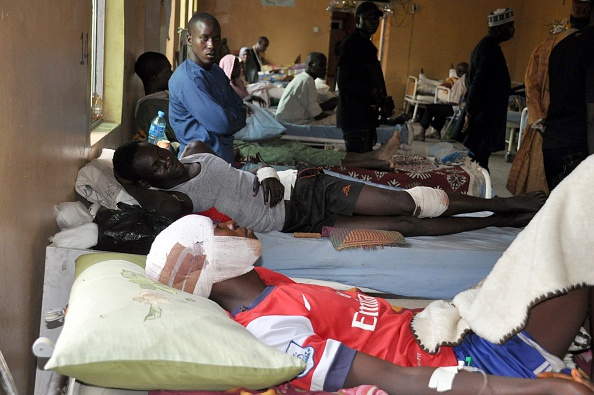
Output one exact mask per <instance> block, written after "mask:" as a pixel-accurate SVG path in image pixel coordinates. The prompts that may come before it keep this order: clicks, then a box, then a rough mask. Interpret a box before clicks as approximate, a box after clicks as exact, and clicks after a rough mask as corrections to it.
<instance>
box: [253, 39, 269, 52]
mask: <svg viewBox="0 0 594 395" xmlns="http://www.w3.org/2000/svg"><path fill="white" fill-rule="evenodd" d="M269 45H270V41H269V40H268V38H267V37H264V36H260V37H258V42H257V43H256V48H255V49H256V51H257V52H258V53H262V52H266V50H267V49H268V46H269Z"/></svg>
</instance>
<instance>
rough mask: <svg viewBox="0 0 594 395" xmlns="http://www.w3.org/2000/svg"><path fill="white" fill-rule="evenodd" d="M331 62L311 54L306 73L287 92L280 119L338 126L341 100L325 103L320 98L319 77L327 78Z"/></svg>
mask: <svg viewBox="0 0 594 395" xmlns="http://www.w3.org/2000/svg"><path fill="white" fill-rule="evenodd" d="M327 65H328V61H327V59H326V55H324V54H322V53H320V52H310V53H309V54H308V55H307V58H306V60H305V70H304V71H303V72H301V73H300V74H297V76H295V78H293V80H291V82H289V85H287V87H286V88H285V90H284V91H283V94H282V96H281V99H280V101H279V103H278V107H277V110H276V114H275V117H276V120H277V121H279V122H286V123H294V124H298V125H306V124H307V125H336V113H335V112H332V110H334V109H335V108H336V104H337V100H338V99H337V98H336V97H332V98H330V99H328V100H326V101H324V102H322V103H320V101H319V99H318V90H317V89H316V83H315V80H316V78H324V77H325V76H326V71H327Z"/></svg>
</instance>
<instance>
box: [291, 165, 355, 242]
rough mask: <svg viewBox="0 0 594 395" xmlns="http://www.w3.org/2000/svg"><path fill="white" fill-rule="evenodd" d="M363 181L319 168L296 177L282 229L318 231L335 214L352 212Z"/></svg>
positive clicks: (349, 213) (330, 220)
mask: <svg viewBox="0 0 594 395" xmlns="http://www.w3.org/2000/svg"><path fill="white" fill-rule="evenodd" d="M363 186H364V184H363V183H360V182H356V181H348V180H343V179H340V178H338V177H333V176H329V175H327V174H323V173H321V172H318V173H317V174H313V175H312V174H311V173H310V175H306V176H304V177H298V178H297V181H296V182H295V187H294V188H293V192H292V193H291V201H290V202H289V204H288V205H287V209H286V214H285V226H284V228H283V230H282V231H283V232H285V233H291V232H317V233H319V232H321V231H322V227H323V226H332V225H334V220H335V218H336V215H338V214H342V215H348V216H351V215H353V211H354V210H355V204H356V203H357V199H358V198H359V194H360V193H361V189H362V188H363Z"/></svg>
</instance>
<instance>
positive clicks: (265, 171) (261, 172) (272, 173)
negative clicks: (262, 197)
mask: <svg viewBox="0 0 594 395" xmlns="http://www.w3.org/2000/svg"><path fill="white" fill-rule="evenodd" d="M256 177H258V181H260V182H262V181H264V180H265V179H267V178H271V177H274V178H276V179H277V180H279V177H278V174H277V172H276V170H274V169H273V168H272V167H263V168H261V169H258V171H257V172H256Z"/></svg>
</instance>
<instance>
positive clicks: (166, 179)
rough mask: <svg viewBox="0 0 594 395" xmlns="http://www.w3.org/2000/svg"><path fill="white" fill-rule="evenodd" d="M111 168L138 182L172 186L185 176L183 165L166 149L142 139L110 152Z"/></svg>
mask: <svg viewBox="0 0 594 395" xmlns="http://www.w3.org/2000/svg"><path fill="white" fill-rule="evenodd" d="M112 161H113V170H114V172H115V173H116V174H117V175H118V176H119V177H121V178H124V179H126V180H128V181H131V182H134V183H136V184H137V185H139V186H142V187H145V188H148V187H150V186H153V187H156V188H162V189H169V188H173V187H174V186H176V185H179V184H181V183H182V182H185V181H186V180H187V174H188V173H187V171H186V168H185V167H184V165H183V164H182V163H181V162H180V161H179V160H178V159H177V157H176V156H175V155H173V154H172V153H171V152H170V151H169V150H166V149H164V148H161V147H158V146H156V145H154V144H149V143H147V142H141V141H130V142H127V143H125V144H123V145H121V146H120V147H118V149H116V150H115V152H114V154H113V160H112Z"/></svg>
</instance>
